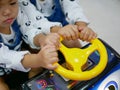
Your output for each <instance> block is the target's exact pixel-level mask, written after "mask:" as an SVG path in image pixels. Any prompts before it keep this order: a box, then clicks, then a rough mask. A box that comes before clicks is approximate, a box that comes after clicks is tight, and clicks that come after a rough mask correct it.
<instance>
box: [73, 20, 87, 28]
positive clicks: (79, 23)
mask: <svg viewBox="0 0 120 90" xmlns="http://www.w3.org/2000/svg"><path fill="white" fill-rule="evenodd" d="M75 25H77V26H79V27H87V25H88V24H87V23H86V22H82V21H78V22H75Z"/></svg>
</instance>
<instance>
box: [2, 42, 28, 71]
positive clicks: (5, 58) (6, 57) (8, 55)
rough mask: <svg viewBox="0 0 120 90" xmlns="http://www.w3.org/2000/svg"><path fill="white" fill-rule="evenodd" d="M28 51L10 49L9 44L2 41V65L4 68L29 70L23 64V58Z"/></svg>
mask: <svg viewBox="0 0 120 90" xmlns="http://www.w3.org/2000/svg"><path fill="white" fill-rule="evenodd" d="M27 53H29V52H28V51H13V50H9V48H8V47H7V46H5V45H4V44H3V43H0V66H1V65H2V66H1V67H3V68H11V69H14V70H18V71H23V72H28V71H29V70H30V68H29V69H25V68H24V67H23V65H22V64H21V60H22V59H23V57H24V55H25V54H27Z"/></svg>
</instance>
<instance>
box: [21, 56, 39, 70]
mask: <svg viewBox="0 0 120 90" xmlns="http://www.w3.org/2000/svg"><path fill="white" fill-rule="evenodd" d="M35 60H37V56H36V54H26V55H25V56H24V58H23V60H22V61H21V63H22V65H23V66H24V68H26V69H27V68H34V67H37V66H36V65H37V64H38V62H37V61H36V62H35Z"/></svg>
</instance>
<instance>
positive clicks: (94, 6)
mask: <svg viewBox="0 0 120 90" xmlns="http://www.w3.org/2000/svg"><path fill="white" fill-rule="evenodd" d="M78 1H79V3H80V5H81V7H82V8H83V10H84V13H85V15H86V16H87V18H88V19H89V21H90V24H89V26H90V27H91V28H92V29H93V30H94V31H95V32H97V34H98V37H99V38H101V39H103V40H104V41H106V42H107V43H108V44H109V45H110V46H111V47H112V48H114V49H115V50H116V51H117V52H118V53H119V54H120V0H78Z"/></svg>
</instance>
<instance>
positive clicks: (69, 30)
mask: <svg viewBox="0 0 120 90" xmlns="http://www.w3.org/2000/svg"><path fill="white" fill-rule="evenodd" d="M78 33H79V31H78V28H77V26H76V25H66V26H64V27H62V28H61V29H59V30H58V34H60V35H61V36H62V37H63V38H64V40H75V39H78V37H79V36H78Z"/></svg>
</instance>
